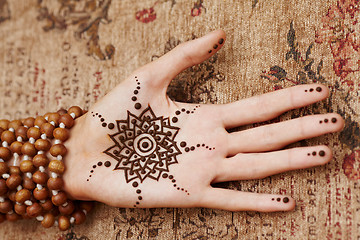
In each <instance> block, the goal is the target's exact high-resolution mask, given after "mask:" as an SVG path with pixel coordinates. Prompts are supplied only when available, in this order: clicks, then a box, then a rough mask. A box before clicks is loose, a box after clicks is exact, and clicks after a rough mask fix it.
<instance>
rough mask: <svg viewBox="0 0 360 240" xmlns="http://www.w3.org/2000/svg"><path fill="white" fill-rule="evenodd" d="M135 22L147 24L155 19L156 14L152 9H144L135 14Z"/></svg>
mask: <svg viewBox="0 0 360 240" xmlns="http://www.w3.org/2000/svg"><path fill="white" fill-rule="evenodd" d="M135 17H136V20H139V21H140V22H143V23H149V22H152V21H154V20H155V19H156V12H155V10H154V7H151V8H147V9H146V8H145V9H143V10H140V11H137V12H136V14H135Z"/></svg>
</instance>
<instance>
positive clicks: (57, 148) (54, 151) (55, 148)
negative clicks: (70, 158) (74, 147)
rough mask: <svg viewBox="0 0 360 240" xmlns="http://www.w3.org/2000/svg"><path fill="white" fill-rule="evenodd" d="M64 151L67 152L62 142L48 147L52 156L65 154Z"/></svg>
mask: <svg viewBox="0 0 360 240" xmlns="http://www.w3.org/2000/svg"><path fill="white" fill-rule="evenodd" d="M66 153H67V149H66V147H65V146H64V144H62V143H59V144H55V145H52V146H51V148H50V154H51V155H53V156H54V157H56V156H58V155H61V156H65V155H66Z"/></svg>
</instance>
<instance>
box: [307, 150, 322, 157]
mask: <svg viewBox="0 0 360 240" xmlns="http://www.w3.org/2000/svg"><path fill="white" fill-rule="evenodd" d="M318 154H319V156H320V157H324V156H325V151H324V150H320V151H319V153H318ZM307 155H308V156H311V155H313V156H316V155H317V153H316V152H315V151H313V152H312V153H308V154H307Z"/></svg>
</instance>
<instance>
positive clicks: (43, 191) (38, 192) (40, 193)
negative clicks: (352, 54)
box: [33, 188, 49, 200]
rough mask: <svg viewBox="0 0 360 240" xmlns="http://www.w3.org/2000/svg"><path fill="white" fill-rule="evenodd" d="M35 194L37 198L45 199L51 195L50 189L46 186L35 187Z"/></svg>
mask: <svg viewBox="0 0 360 240" xmlns="http://www.w3.org/2000/svg"><path fill="white" fill-rule="evenodd" d="M33 196H34V198H35V199H37V200H45V199H46V198H47V197H48V196H49V191H48V190H47V189H46V188H42V189H41V190H39V189H38V188H35V189H34V191H33Z"/></svg>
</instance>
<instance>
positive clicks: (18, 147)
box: [10, 141, 23, 155]
mask: <svg viewBox="0 0 360 240" xmlns="http://www.w3.org/2000/svg"><path fill="white" fill-rule="evenodd" d="M22 146H23V144H22V143H21V142H18V141H15V142H13V143H12V144H11V145H10V150H11V151H12V152H13V153H17V154H19V155H21V154H22V152H21V148H22Z"/></svg>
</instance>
